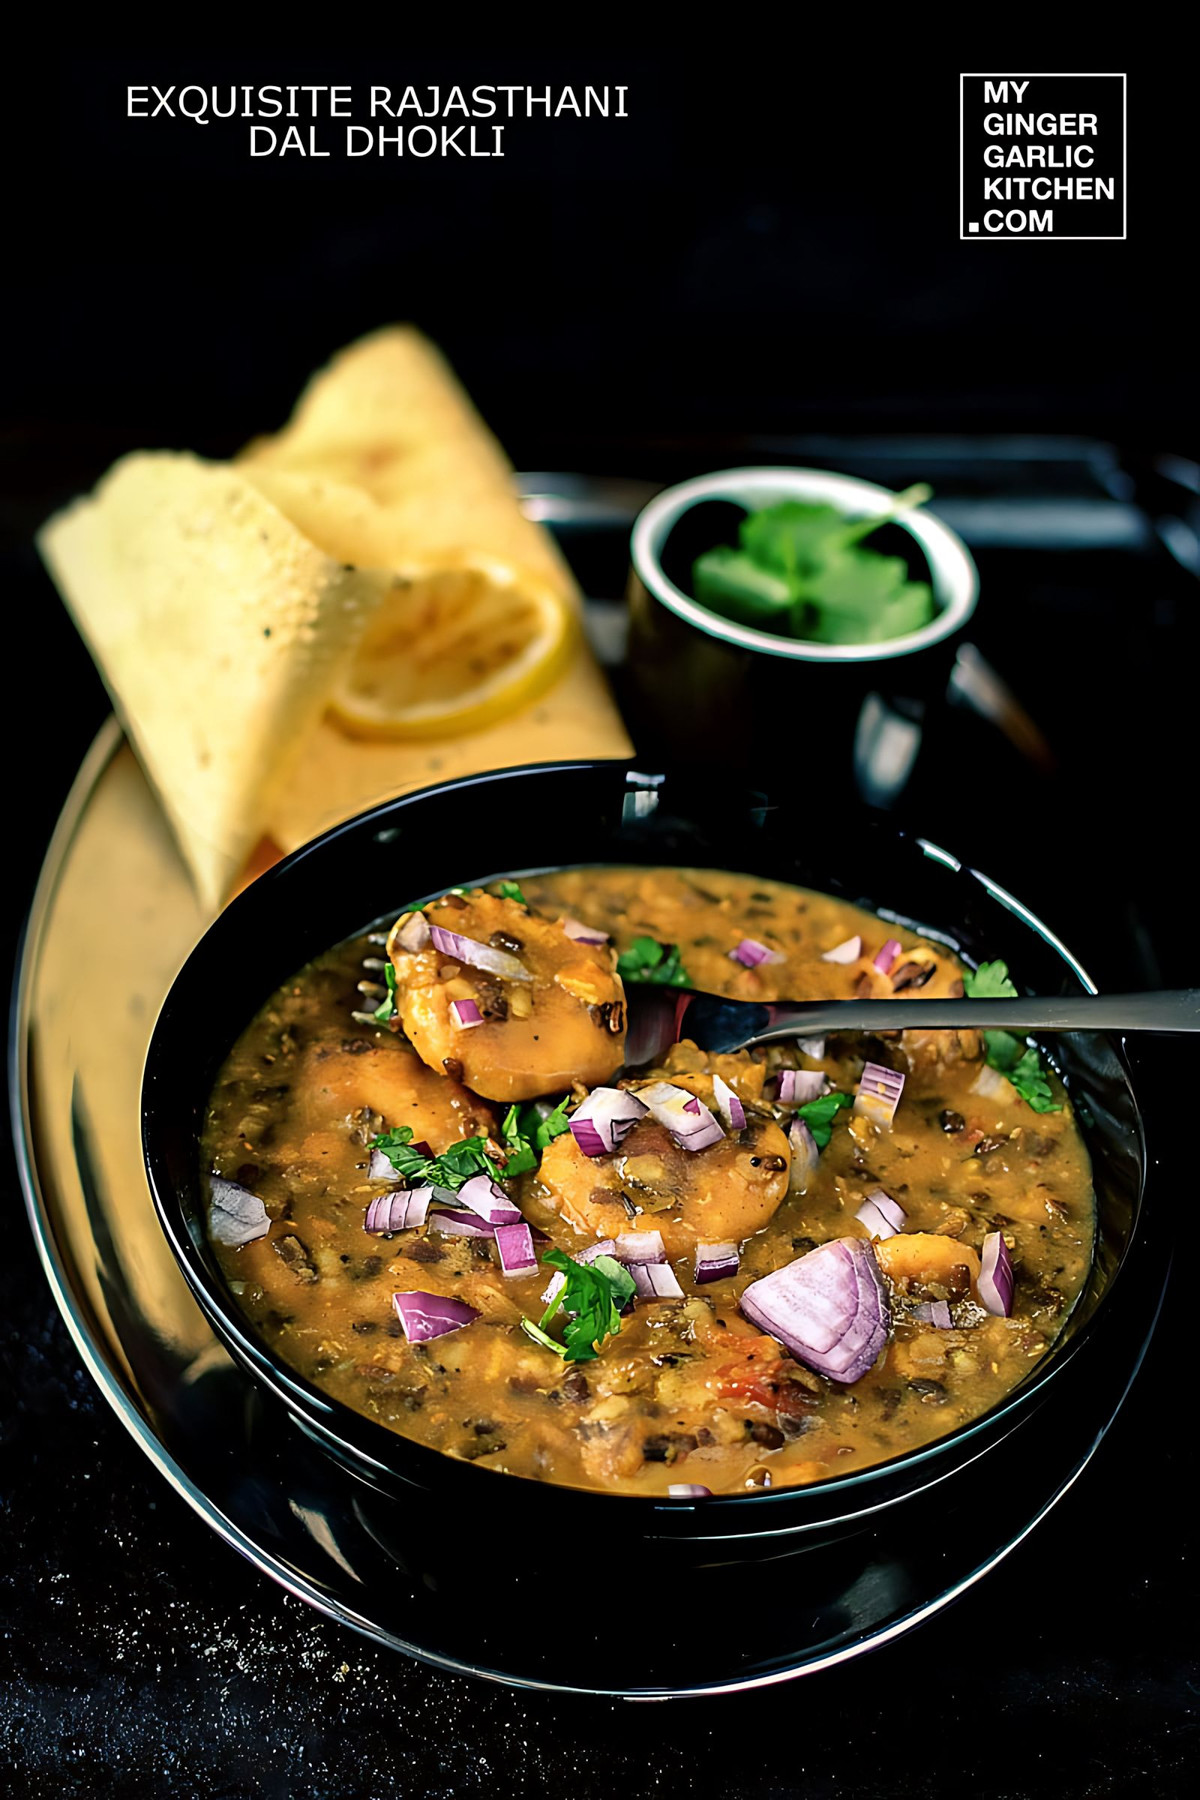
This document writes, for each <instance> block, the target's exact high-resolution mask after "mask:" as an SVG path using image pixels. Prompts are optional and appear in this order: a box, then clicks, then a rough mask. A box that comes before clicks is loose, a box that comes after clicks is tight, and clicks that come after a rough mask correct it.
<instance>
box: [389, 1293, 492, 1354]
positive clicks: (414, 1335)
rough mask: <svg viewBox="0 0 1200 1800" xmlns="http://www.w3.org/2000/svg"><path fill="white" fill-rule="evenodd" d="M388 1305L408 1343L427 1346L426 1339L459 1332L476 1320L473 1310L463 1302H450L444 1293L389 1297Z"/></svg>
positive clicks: (475, 1312) (476, 1311)
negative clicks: (390, 1305) (449, 1332)
mask: <svg viewBox="0 0 1200 1800" xmlns="http://www.w3.org/2000/svg"><path fill="white" fill-rule="evenodd" d="M392 1305H393V1306H394V1307H395V1308H396V1313H397V1316H398V1318H399V1320H400V1323H401V1325H402V1326H403V1327H404V1335H405V1337H406V1338H407V1339H408V1341H409V1343H410V1344H427V1343H428V1342H429V1340H430V1338H438V1337H445V1335H446V1333H447V1332H448V1331H461V1330H462V1328H463V1326H464V1325H470V1324H471V1323H472V1321H473V1320H475V1319H477V1318H478V1317H479V1312H478V1310H477V1308H475V1307H474V1306H468V1305H467V1303H466V1301H465V1300H451V1299H449V1298H448V1297H447V1296H446V1295H445V1294H427V1293H425V1292H424V1291H423V1290H421V1289H416V1290H415V1291H413V1292H412V1293H407V1294H393V1295H392Z"/></svg>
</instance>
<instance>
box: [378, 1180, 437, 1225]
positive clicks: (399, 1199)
mask: <svg viewBox="0 0 1200 1800" xmlns="http://www.w3.org/2000/svg"><path fill="white" fill-rule="evenodd" d="M432 1199H433V1189H432V1188H431V1187H430V1186H429V1183H428V1182H426V1183H425V1184H424V1185H423V1186H421V1187H415V1188H393V1189H392V1191H391V1193H390V1194H379V1195H377V1196H376V1198H375V1199H374V1200H372V1202H371V1204H370V1206H368V1208H367V1215H366V1218H365V1219H364V1220H363V1230H364V1231H370V1232H372V1233H376V1232H384V1231H413V1230H415V1228H416V1227H417V1226H418V1225H423V1224H424V1223H425V1220H426V1218H427V1217H428V1215H429V1206H430V1202H431V1201H432Z"/></svg>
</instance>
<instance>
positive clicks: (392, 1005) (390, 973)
mask: <svg viewBox="0 0 1200 1800" xmlns="http://www.w3.org/2000/svg"><path fill="white" fill-rule="evenodd" d="M383 974H384V979H385V981H386V982H387V994H386V996H385V997H384V998H383V999H382V1000H381V1001H380V1002H379V1005H378V1006H377V1007H376V1008H375V1022H376V1024H377V1025H386V1024H387V1022H388V1020H389V1019H390V1018H391V1016H392V1014H393V1013H394V1012H395V1010H396V971H395V968H394V967H393V965H392V964H391V963H389V964H388V966H387V968H386V969H385V970H384V972H383Z"/></svg>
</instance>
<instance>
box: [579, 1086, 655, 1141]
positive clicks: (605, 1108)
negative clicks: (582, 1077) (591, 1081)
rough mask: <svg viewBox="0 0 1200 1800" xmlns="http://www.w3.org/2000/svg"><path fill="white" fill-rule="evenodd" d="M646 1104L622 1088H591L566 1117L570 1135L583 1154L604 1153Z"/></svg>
mask: <svg viewBox="0 0 1200 1800" xmlns="http://www.w3.org/2000/svg"><path fill="white" fill-rule="evenodd" d="M645 1116H646V1108H645V1107H644V1106H643V1105H642V1102H641V1101H640V1100H639V1099H638V1098H637V1096H636V1095H635V1094H629V1093H626V1091H625V1089H624V1088H612V1087H598V1088H593V1089H592V1091H591V1093H590V1094H589V1095H588V1097H587V1099H586V1100H585V1101H584V1102H583V1104H582V1106H577V1107H576V1108H575V1111H574V1112H573V1113H572V1114H571V1117H570V1119H569V1121H568V1123H569V1124H570V1127H571V1136H572V1137H573V1138H574V1139H575V1142H576V1143H577V1144H578V1145H579V1148H580V1149H581V1150H582V1151H583V1154H584V1155H585V1156H607V1155H608V1153H609V1152H610V1151H612V1150H615V1149H616V1148H617V1145H618V1144H619V1143H620V1142H621V1139H622V1138H623V1137H625V1136H626V1135H627V1133H629V1132H630V1131H632V1130H633V1127H634V1126H635V1125H636V1124H637V1122H638V1120H639V1119H644V1118H645Z"/></svg>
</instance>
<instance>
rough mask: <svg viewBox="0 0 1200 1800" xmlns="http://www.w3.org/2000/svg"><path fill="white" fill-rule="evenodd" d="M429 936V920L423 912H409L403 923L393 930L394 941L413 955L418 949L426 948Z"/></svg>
mask: <svg viewBox="0 0 1200 1800" xmlns="http://www.w3.org/2000/svg"><path fill="white" fill-rule="evenodd" d="M429 938H430V931H429V920H428V919H427V918H426V917H425V914H424V913H423V912H415V913H409V915H408V917H407V919H405V921H404V923H403V925H399V926H397V928H396V932H395V941H396V943H398V944H399V946H400V948H401V949H402V950H407V951H409V952H410V953H411V954H413V955H415V954H416V952H417V951H418V950H424V949H427V948H428V945H429Z"/></svg>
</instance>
